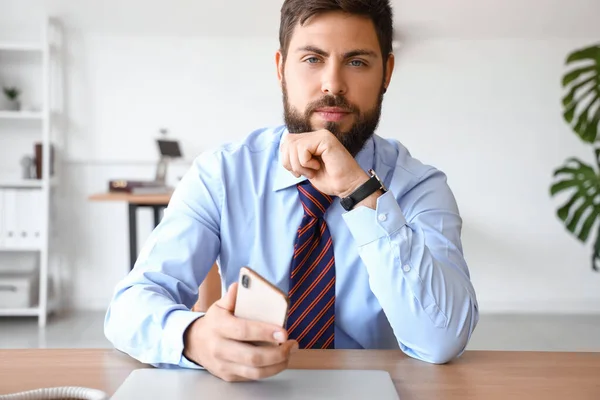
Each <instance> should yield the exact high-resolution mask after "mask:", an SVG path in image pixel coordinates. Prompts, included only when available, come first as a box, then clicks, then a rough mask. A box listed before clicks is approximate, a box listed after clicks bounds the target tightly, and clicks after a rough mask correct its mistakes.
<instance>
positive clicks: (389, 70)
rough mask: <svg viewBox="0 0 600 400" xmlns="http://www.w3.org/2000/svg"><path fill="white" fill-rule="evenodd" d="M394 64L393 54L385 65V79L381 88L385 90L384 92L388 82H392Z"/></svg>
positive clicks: (388, 84)
mask: <svg viewBox="0 0 600 400" xmlns="http://www.w3.org/2000/svg"><path fill="white" fill-rule="evenodd" d="M395 63H396V59H395V58H394V54H392V53H390V55H389V56H388V59H387V62H386V64H385V79H384V81H383V82H384V84H383V87H384V88H385V90H387V88H388V86H390V82H391V81H392V74H393V72H394V65H395Z"/></svg>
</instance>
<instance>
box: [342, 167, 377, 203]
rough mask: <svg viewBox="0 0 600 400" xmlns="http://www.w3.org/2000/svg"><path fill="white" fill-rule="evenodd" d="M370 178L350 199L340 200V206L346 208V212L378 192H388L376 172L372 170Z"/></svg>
mask: <svg viewBox="0 0 600 400" xmlns="http://www.w3.org/2000/svg"><path fill="white" fill-rule="evenodd" d="M369 175H371V178H369V180H368V181H366V182H365V183H363V184H362V185H360V186H359V187H358V188H357V189H356V190H355V191H354V192H352V193H351V194H350V195H349V196H348V197H343V198H341V199H340V204H341V205H342V207H344V210H346V211H350V210H352V209H353V208H354V206H355V205H357V204H358V203H360V202H361V201H363V200H364V199H366V198H367V197H369V196H370V195H372V194H373V193H375V192H376V191H378V190H382V191H383V192H384V193H385V192H386V191H387V189H386V188H385V186H384V185H383V182H382V181H381V179H379V177H378V176H377V174H376V173H375V171H373V170H372V169H370V170H369Z"/></svg>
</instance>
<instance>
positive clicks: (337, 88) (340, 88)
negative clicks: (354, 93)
mask: <svg viewBox="0 0 600 400" xmlns="http://www.w3.org/2000/svg"><path fill="white" fill-rule="evenodd" d="M347 90H348V87H347V86H346V82H345V79H344V76H343V74H342V71H341V70H340V67H339V66H338V65H335V63H331V64H330V65H329V68H326V69H325V71H324V72H323V78H322V82H321V91H322V92H323V93H324V94H327V95H330V96H340V95H344V94H346V92H347Z"/></svg>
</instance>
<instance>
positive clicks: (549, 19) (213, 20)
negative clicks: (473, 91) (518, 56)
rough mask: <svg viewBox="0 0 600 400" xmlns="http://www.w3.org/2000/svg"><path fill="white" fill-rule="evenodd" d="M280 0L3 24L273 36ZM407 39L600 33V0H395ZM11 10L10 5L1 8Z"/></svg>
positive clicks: (75, 4)
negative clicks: (57, 21)
mask: <svg viewBox="0 0 600 400" xmlns="http://www.w3.org/2000/svg"><path fill="white" fill-rule="evenodd" d="M281 3H282V1H281V0H227V1H223V0H0V24H2V25H3V26H4V27H7V26H15V25H22V24H29V23H30V22H31V21H32V20H36V18H38V17H40V16H41V15H42V14H43V12H47V13H49V14H53V15H57V16H60V17H61V18H62V19H63V20H64V21H65V23H66V24H67V26H68V27H69V28H71V29H82V30H87V31H100V32H107V33H114V34H124V33H125V34H144V35H216V36H240V35H243V36H273V35H276V34H277V30H278V26H279V9H280V6H281ZM392 3H393V6H394V11H395V15H396V19H395V20H396V23H395V25H396V30H397V31H398V32H399V33H400V35H401V36H402V37H404V38H408V39H411V38H432V37H459V38H507V37H511V38H548V37H559V38H573V37H585V38H598V39H599V40H600V0H392ZM4 11H7V12H4Z"/></svg>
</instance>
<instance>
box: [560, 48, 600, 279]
mask: <svg viewBox="0 0 600 400" xmlns="http://www.w3.org/2000/svg"><path fill="white" fill-rule="evenodd" d="M566 64H567V66H569V67H570V69H569V70H568V71H567V72H566V73H565V75H564V77H563V81H562V85H563V87H564V88H565V91H566V95H565V97H564V98H563V100H562V104H563V107H564V112H563V117H564V119H565V121H566V122H567V123H568V124H569V126H570V127H571V128H572V130H573V131H574V132H575V133H576V134H577V136H578V137H579V138H580V139H581V140H582V141H583V142H585V143H587V144H589V145H590V146H591V147H592V148H593V151H594V160H595V162H594V163H593V164H592V165H590V164H586V163H584V162H582V161H581V160H579V159H577V158H575V157H572V158H569V159H567V160H566V162H565V163H564V164H563V165H562V166H561V167H559V168H557V169H556V170H555V171H554V182H553V183H552V186H551V187H550V194H551V196H554V195H556V194H558V193H560V192H563V191H565V192H566V193H568V194H569V195H570V196H569V199H568V200H567V202H566V203H564V204H563V205H562V206H561V207H560V208H559V209H558V210H557V215H558V217H559V218H560V219H561V220H562V221H563V222H564V224H565V226H566V228H567V230H568V231H569V232H571V233H572V234H573V235H575V237H577V239H579V240H580V241H582V242H586V241H587V240H588V238H589V236H590V233H591V231H592V228H594V226H596V225H597V224H596V222H598V221H600V135H599V133H600V129H599V128H600V43H598V44H595V45H592V46H589V47H585V48H582V49H578V50H575V51H573V52H572V53H571V54H569V55H568V57H567V60H566ZM591 264H592V269H593V270H595V271H598V272H600V226H596V238H595V242H594V249H593V251H592V257H591Z"/></svg>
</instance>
